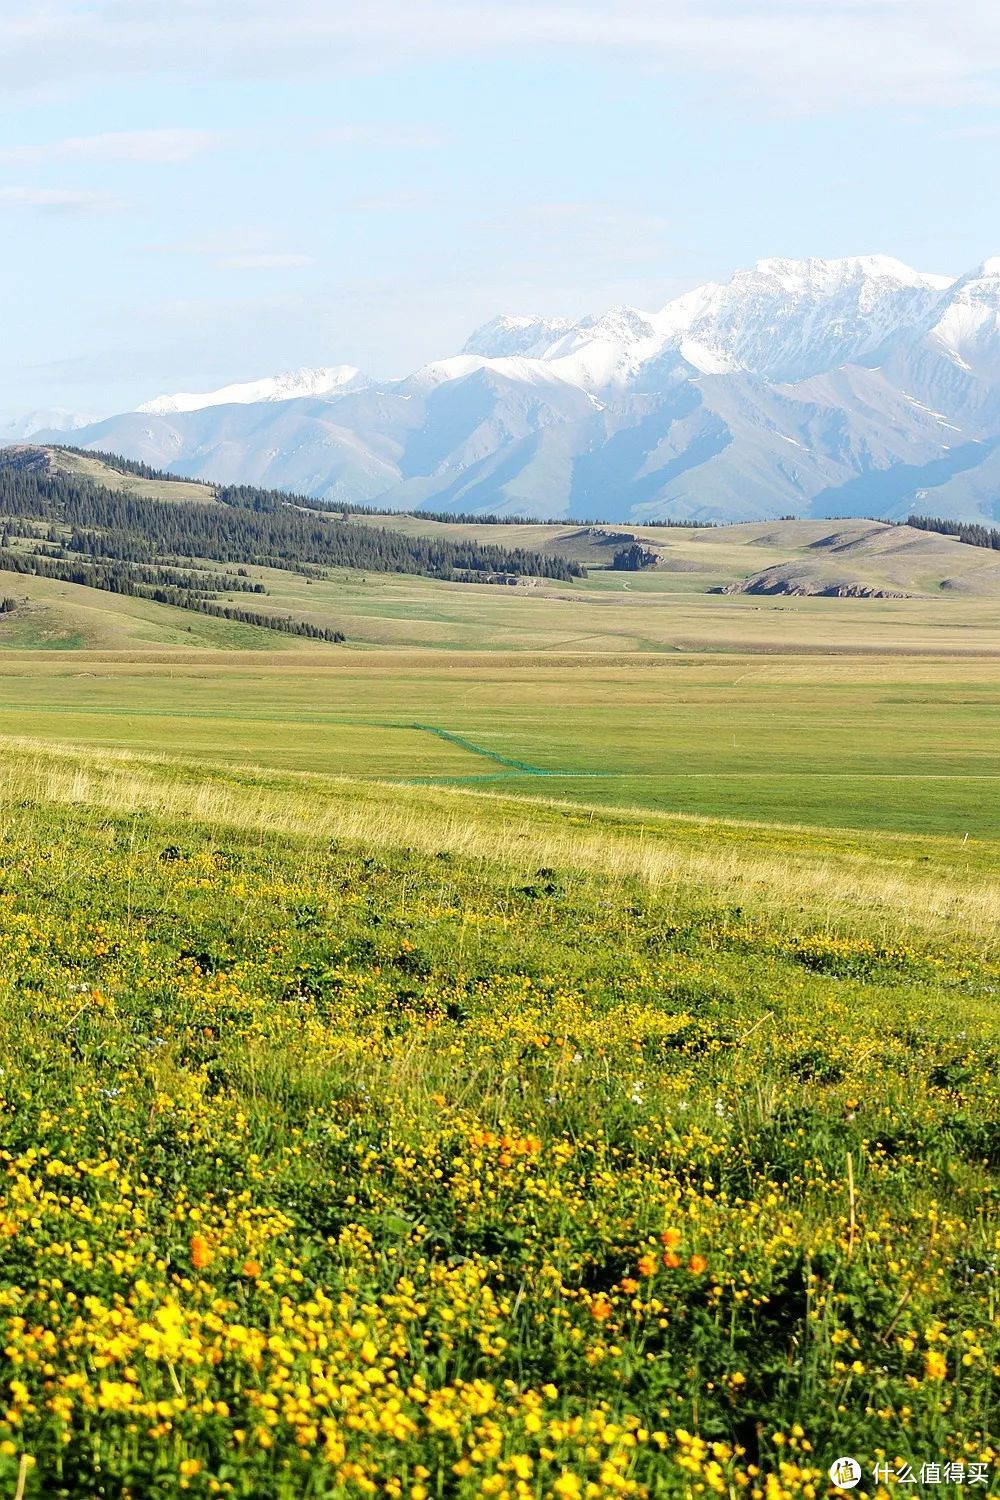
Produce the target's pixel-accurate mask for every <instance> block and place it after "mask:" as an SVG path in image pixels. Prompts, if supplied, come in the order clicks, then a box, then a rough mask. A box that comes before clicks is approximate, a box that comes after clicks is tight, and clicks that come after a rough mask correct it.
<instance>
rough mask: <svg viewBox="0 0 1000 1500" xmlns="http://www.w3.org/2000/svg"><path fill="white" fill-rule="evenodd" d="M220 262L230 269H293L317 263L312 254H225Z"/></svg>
mask: <svg viewBox="0 0 1000 1500" xmlns="http://www.w3.org/2000/svg"><path fill="white" fill-rule="evenodd" d="M219 264H220V265H221V266H225V267H226V269H227V270H230V271H293V270H296V269H298V268H299V267H301V266H311V265H313V264H315V262H314V261H313V258H312V256H311V255H297V254H294V253H291V254H282V253H277V254H268V253H266V252H265V253H259V254H254V253H251V254H248V255H229V256H224V257H223V258H222V259H221V260H220V261H219Z"/></svg>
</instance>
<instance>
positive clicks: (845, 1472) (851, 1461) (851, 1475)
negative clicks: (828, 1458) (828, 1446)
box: [830, 1458, 861, 1490]
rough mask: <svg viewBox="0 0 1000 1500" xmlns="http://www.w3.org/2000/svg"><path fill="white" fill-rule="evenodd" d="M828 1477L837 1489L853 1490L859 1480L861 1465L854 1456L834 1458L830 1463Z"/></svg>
mask: <svg viewBox="0 0 1000 1500" xmlns="http://www.w3.org/2000/svg"><path fill="white" fill-rule="evenodd" d="M830 1478H831V1479H832V1480H833V1483H834V1484H835V1485H836V1486H837V1488H838V1490H853V1488H854V1486H855V1485H856V1484H860V1482H861V1465H860V1464H859V1463H858V1461H857V1459H856V1458H835V1459H834V1461H833V1463H832V1464H831V1465H830Z"/></svg>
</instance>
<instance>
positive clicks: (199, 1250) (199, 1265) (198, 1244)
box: [191, 1234, 212, 1271]
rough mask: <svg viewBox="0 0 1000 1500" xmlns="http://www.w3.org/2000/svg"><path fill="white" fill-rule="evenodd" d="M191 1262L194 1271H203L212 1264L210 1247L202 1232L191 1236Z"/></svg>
mask: <svg viewBox="0 0 1000 1500" xmlns="http://www.w3.org/2000/svg"><path fill="white" fill-rule="evenodd" d="M191 1264H192V1265H193V1266H194V1268H195V1270H196V1271H203V1270H204V1269H205V1267H206V1266H210V1265H211V1264H212V1247H211V1245H210V1244H209V1243H208V1240H206V1238H205V1236H204V1235H203V1234H193V1235H192V1236H191Z"/></svg>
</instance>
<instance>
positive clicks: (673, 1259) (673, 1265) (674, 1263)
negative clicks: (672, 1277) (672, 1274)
mask: <svg viewBox="0 0 1000 1500" xmlns="http://www.w3.org/2000/svg"><path fill="white" fill-rule="evenodd" d="M680 1263H681V1258H680V1256H679V1255H678V1254H677V1252H676V1250H668V1251H667V1253H666V1255H665V1256H664V1257H663V1264H664V1265H665V1266H669V1267H670V1269H671V1271H676V1269H677V1267H678V1266H679V1265H680Z"/></svg>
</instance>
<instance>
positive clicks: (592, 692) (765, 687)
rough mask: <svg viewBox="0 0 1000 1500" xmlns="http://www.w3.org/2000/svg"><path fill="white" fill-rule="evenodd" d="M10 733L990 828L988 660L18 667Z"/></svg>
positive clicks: (477, 660) (4, 712)
mask: <svg viewBox="0 0 1000 1500" xmlns="http://www.w3.org/2000/svg"><path fill="white" fill-rule="evenodd" d="M127 602H131V601H127ZM837 602H838V603H841V604H844V603H846V604H847V605H848V607H850V606H851V605H852V603H853V601H837ZM855 607H856V606H855ZM211 623H213V624H216V623H221V622H211ZM3 730H6V731H7V732H10V733H15V734H22V735H29V736H35V737H41V738H48V739H52V740H58V741H65V740H68V739H70V740H73V741H75V742H77V743H79V744H81V745H87V744H89V745H96V746H105V747H108V748H112V747H115V746H120V747H125V748H132V749H135V750H139V751H165V752H167V753H170V754H174V755H176V756H178V757H186V756H195V757H198V758H200V759H202V760H209V761H213V762H216V763H218V764H228V765H233V764H240V763H244V762H249V763H253V764H258V765H264V766H273V767H281V768H286V769H294V770H303V771H312V772H321V773H326V774H331V773H333V774H345V775H350V776H356V777H369V778H372V779H374V780H385V779H396V780H401V781H406V782H414V781H439V782H442V783H447V784H455V785H464V786H471V787H474V786H480V785H482V786H486V787H490V788H493V789H496V790H505V789H506V790H512V791H516V792H518V793H519V794H523V795H529V796H538V797H546V798H552V797H562V798H568V799H571V800H573V799H575V800H577V801H580V802H585V803H587V804H598V805H601V804H604V805H614V806H620V807H629V806H634V807H646V808H656V809H660V810H669V809H675V810H677V811H682V812H693V813H700V814H708V815H712V814H716V815H722V816H729V817H738V818H747V819H751V820H765V821H766V820H774V821H778V822H783V823H806V824H816V825H826V826H839V827H842V828H853V827H858V828H866V827H874V828H885V829H896V830H900V831H910V832H918V833H940V834H950V835H952V836H955V837H959V838H964V837H965V836H966V835H968V836H969V837H970V838H972V839H987V838H995V837H996V836H997V835H998V833H1000V795H998V792H1000V779H998V778H1000V754H998V745H1000V675H998V672H997V665H996V663H995V662H993V661H992V660H989V659H985V660H984V659H978V658H966V659H963V658H947V659H942V658H934V657H919V656H914V657H910V656H888V657H880V656H876V655H870V656H864V657H857V658H852V657H850V656H846V655H835V656H825V657H815V656H807V655H797V654H792V655H790V656H788V657H786V658H784V659H780V658H779V659H776V658H773V657H766V658H762V657H757V656H745V655H737V654H733V655H722V654H715V653H713V654H700V655H699V654H693V653H692V654H686V655H681V654H679V655H676V656H670V657H649V656H642V657H637V656H634V655H630V656H621V657H607V656H603V655H602V656H597V657H586V656H579V655H577V656H565V657H563V656H555V655H549V654H546V655H542V656H536V655H532V654H530V653H524V654H522V655H519V656H513V655H509V654H508V655H501V654H491V655H468V654H457V653H448V654H445V655H440V654H435V653H431V652H414V651H409V652H403V651H396V652H392V651H381V652H378V653H371V654H367V653H357V652H352V651H350V650H346V649H344V648H327V649H326V650H325V651H323V650H320V649H319V648H316V649H314V650H311V651H308V652H306V653H304V654H303V653H296V652H294V651H288V652H282V653H280V654H279V655H277V656H275V655H264V654H257V653H254V654H253V655H252V656H249V657H242V656H240V655H237V654H225V655H219V654H211V653H204V652H202V653H191V654H189V655H184V656H179V655H176V654H174V655H168V656H157V655H156V654H153V653H150V654H149V656H148V657H147V656H143V655H135V654H134V655H132V656H131V657H130V658H123V657H121V656H107V655H101V656H96V655H92V654H89V653H88V654H81V653H66V654H58V653H57V654H49V653H46V654H45V655H44V656H42V655H39V654H36V653H23V654H20V653H9V654H8V655H7V657H6V658H4V666H3V671H2V673H0V732H2V731H3Z"/></svg>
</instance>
